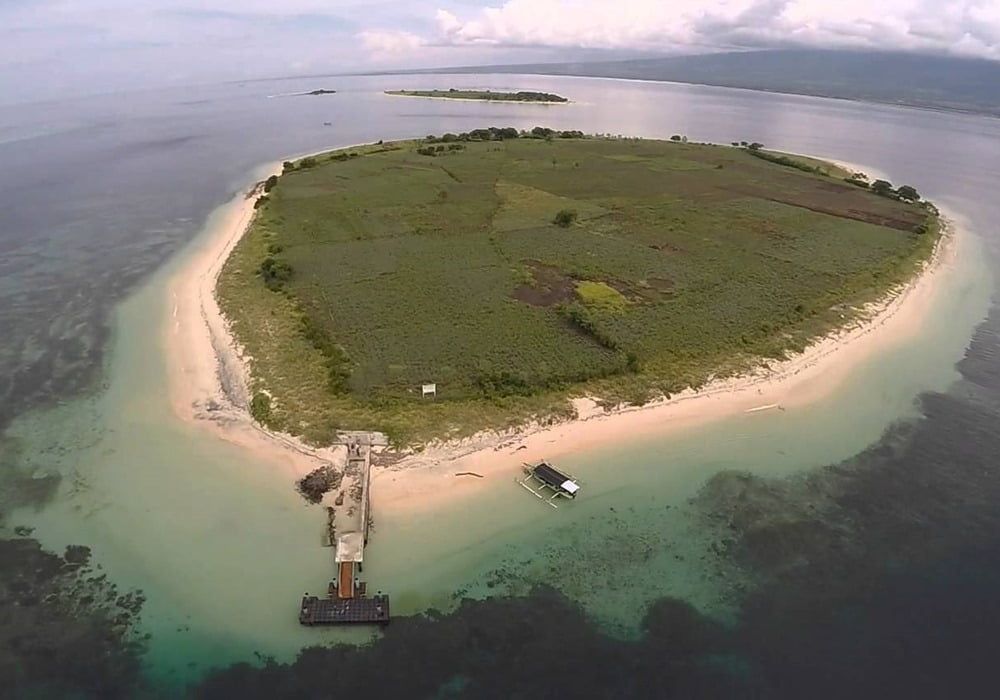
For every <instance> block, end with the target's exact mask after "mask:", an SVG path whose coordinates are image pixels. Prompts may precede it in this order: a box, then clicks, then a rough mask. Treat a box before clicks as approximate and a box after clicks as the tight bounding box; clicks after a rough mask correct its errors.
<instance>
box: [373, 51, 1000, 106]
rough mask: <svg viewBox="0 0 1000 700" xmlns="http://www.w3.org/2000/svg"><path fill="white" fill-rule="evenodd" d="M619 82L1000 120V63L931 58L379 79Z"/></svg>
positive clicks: (881, 56)
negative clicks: (506, 77)
mask: <svg viewBox="0 0 1000 700" xmlns="http://www.w3.org/2000/svg"><path fill="white" fill-rule="evenodd" d="M476 73H483V74H485V73H509V74H534V75H565V76H578V77H594V78H623V79H638V80H652V81H662V82H677V83H689V84H696V85H711V86H717V87H732V88H744V89H749V90H759V91H763V92H776V93H784V94H795V95H810V96H815V97H831V98H839V99H848V100H859V101H866V102H878V103H884V104H896V105H903V106H910V107H922V108H930V109H946V110H952V111H960V112H973V113H978V114H986V115H990V116H995V117H1000V61H990V60H987V59H978V58H957V57H947V56H938V55H929V54H915V53H903V52H888V51H886V52H881V51H842V50H832V49H770V50H755V51H740V52H727V53H714V54H695V55H683V56H667V57H660V58H634V59H624V60H621V59H618V60H609V61H573V62H559V63H517V64H493V65H483V66H454V67H444V68H424V69H407V70H395V71H379V72H377V73H370V74H378V75H413V74H424V75H431V74H438V75H440V74H476Z"/></svg>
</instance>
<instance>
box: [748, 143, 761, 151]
mask: <svg viewBox="0 0 1000 700" xmlns="http://www.w3.org/2000/svg"><path fill="white" fill-rule="evenodd" d="M763 147H764V144H762V143H758V142H757V141H754V142H753V143H751V144H750V145H749V146H747V148H749V149H750V150H751V151H759V150H760V149H762V148H763Z"/></svg>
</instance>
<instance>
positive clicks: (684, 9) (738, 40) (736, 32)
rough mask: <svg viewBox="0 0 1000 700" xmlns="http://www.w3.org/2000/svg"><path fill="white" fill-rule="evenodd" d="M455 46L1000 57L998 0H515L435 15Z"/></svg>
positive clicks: (440, 31) (440, 37)
mask: <svg viewBox="0 0 1000 700" xmlns="http://www.w3.org/2000/svg"><path fill="white" fill-rule="evenodd" d="M436 21H437V36H436V37H435V38H434V41H435V42H442V43H447V44H450V45H454V46H476V45H480V46H482V45H489V46H507V47H524V46H546V47H558V48H591V49H630V50H646V51H678V50H684V49H688V50H690V49H697V50H705V49H734V48H762V47H787V46H813V47H828V48H872V49H900V50H907V51H932V52H948V53H955V54H961V55H973V56H982V57H987V58H995V59H1000V1H998V0H881V1H880V2H873V1H871V0H835V1H834V0H673V1H672V2H665V1H664V0H619V1H617V2H614V1H608V0H507V1H506V2H503V3H502V4H500V5H498V6H496V7H486V8H481V9H478V10H476V11H472V12H465V13H462V16H461V17H460V16H459V15H457V14H455V13H454V12H452V11H449V10H439V11H438V12H437V15H436Z"/></svg>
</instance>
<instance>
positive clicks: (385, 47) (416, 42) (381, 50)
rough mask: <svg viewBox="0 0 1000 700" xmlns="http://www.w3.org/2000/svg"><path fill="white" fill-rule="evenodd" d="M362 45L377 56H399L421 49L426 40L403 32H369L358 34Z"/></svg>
mask: <svg viewBox="0 0 1000 700" xmlns="http://www.w3.org/2000/svg"><path fill="white" fill-rule="evenodd" d="M358 38H359V39H361V43H362V45H363V46H364V47H365V48H366V49H368V50H369V51H371V52H373V53H376V54H398V53H405V52H407V51H413V50H414V49H419V48H420V47H421V46H423V45H424V40H423V39H422V38H420V37H419V36H417V35H416V34H411V33H410V32H401V31H378V30H375V31H367V32H361V33H360V34H358Z"/></svg>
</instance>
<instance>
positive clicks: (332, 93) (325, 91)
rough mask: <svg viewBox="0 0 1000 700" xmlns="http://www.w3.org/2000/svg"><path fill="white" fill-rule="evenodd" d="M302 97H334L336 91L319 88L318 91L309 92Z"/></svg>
mask: <svg viewBox="0 0 1000 700" xmlns="http://www.w3.org/2000/svg"><path fill="white" fill-rule="evenodd" d="M302 94H303V95H336V94H337V91H336V90H325V89H323V88H320V89H319V90H310V91H309V92H304V93H302Z"/></svg>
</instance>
